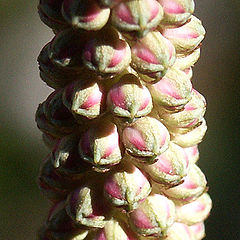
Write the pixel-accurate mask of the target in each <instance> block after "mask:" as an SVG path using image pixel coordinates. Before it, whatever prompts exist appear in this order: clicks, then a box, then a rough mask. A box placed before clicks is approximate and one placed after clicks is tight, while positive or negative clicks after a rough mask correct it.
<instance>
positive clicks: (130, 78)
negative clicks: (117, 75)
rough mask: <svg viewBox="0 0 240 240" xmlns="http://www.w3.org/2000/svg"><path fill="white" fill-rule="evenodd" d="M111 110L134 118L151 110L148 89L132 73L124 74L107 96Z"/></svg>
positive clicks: (121, 115)
mask: <svg viewBox="0 0 240 240" xmlns="http://www.w3.org/2000/svg"><path fill="white" fill-rule="evenodd" d="M107 104H108V107H109V108H110V110H111V112H112V113H113V114H114V115H117V116H119V117H127V118H130V119H134V118H137V117H142V116H145V115H147V114H148V113H150V112H151V110H152V98H151V94H150V93H149V91H148V89H147V88H146V87H145V86H143V85H141V84H140V82H139V81H138V79H137V77H135V76H134V75H133V74H127V75H124V76H123V77H122V78H121V80H120V81H119V82H118V83H117V84H115V85H114V86H113V87H112V88H111V89H110V91H109V92H108V96H107Z"/></svg>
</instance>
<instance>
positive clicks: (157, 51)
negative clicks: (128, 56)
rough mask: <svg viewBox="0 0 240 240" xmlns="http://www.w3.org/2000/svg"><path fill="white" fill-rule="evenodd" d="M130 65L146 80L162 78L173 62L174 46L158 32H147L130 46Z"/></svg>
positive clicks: (154, 80) (152, 80)
mask: <svg viewBox="0 0 240 240" xmlns="http://www.w3.org/2000/svg"><path fill="white" fill-rule="evenodd" d="M131 49H132V62H131V65H132V67H133V68H134V69H135V70H136V71H137V72H139V73H141V74H145V75H147V77H143V80H144V81H146V82H150V83H153V82H156V81H158V80H159V79H160V78H162V77H163V76H164V75H165V74H166V72H167V70H168V68H169V67H171V66H172V65H173V63H174V62H175V48H174V46H173V45H172V43H171V42H170V41H168V40H167V39H166V38H164V37H163V36H162V35H161V33H160V32H158V31H154V32H150V33H148V34H147V35H146V36H145V37H144V38H142V39H139V40H138V41H136V43H135V44H134V45H133V46H132V48H131Z"/></svg>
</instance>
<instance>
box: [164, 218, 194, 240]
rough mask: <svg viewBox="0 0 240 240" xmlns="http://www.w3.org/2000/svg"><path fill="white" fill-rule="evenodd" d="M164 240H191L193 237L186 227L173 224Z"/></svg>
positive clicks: (181, 224)
mask: <svg viewBox="0 0 240 240" xmlns="http://www.w3.org/2000/svg"><path fill="white" fill-rule="evenodd" d="M164 240H193V235H192V232H191V230H190V228H189V226H188V225H185V224H183V223H179V222H175V223H174V224H173V225H172V226H171V227H170V228H169V230H168V232H167V237H166V238H164Z"/></svg>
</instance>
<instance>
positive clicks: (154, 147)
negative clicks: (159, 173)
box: [123, 117, 170, 162]
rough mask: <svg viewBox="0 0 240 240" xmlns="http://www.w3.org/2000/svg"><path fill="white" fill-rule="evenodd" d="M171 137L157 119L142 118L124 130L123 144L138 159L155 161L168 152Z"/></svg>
mask: <svg viewBox="0 0 240 240" xmlns="http://www.w3.org/2000/svg"><path fill="white" fill-rule="evenodd" d="M169 141H170V136H169V133H168V130H167V128H166V127H165V126H164V125H163V124H162V123H161V122H160V121H158V120H157V119H155V118H152V117H142V118H140V119H138V120H137V121H135V122H134V123H132V124H131V125H129V127H126V128H125V129H124V130H123V144H124V146H125V148H126V150H127V152H128V153H129V154H130V155H132V156H136V157H145V160H144V159H142V160H143V161H146V162H152V161H156V160H154V159H155V158H156V157H157V156H158V155H160V154H161V153H163V152H164V151H166V150H167V148H168V144H169Z"/></svg>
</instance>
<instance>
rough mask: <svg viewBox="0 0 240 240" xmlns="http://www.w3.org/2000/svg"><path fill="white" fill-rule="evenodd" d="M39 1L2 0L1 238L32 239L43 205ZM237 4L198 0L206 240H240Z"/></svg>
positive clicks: (197, 82)
mask: <svg viewBox="0 0 240 240" xmlns="http://www.w3.org/2000/svg"><path fill="white" fill-rule="evenodd" d="M36 6H37V0H35V1H26V0H0V119H1V121H0V239H1V240H13V239H18V240H33V239H36V237H35V232H36V230H37V228H38V227H39V226H40V224H41V223H42V222H43V221H44V219H45V217H46V214H47V209H48V203H47V201H46V199H44V198H43V197H42V195H41V194H40V192H39V190H38V187H37V185H36V179H37V174H38V169H39V165H40V162H41V160H42V159H43V158H44V157H45V156H46V154H47V153H48V151H47V149H46V148H45V147H44V145H43V143H42V141H41V134H40V131H39V130H38V129H37V127H36V125H35V122H34V114H35V111H36V108H37V106H38V104H39V103H40V102H42V101H43V100H45V98H46V97H47V96H48V94H49V93H50V92H51V89H50V88H48V87H47V86H46V85H45V84H44V83H43V82H42V81H41V80H40V78H39V74H38V66H37V62H36V59H37V56H38V54H39V52H40V50H41V48H42V47H43V46H44V45H45V43H47V42H48V41H49V40H50V39H51V38H52V36H53V34H52V32H51V30H49V29H48V28H47V27H46V26H45V25H43V24H42V23H41V22H40V20H39V18H38V15H37V9H36ZM239 10H240V3H239V1H238V0H221V1H216V0H212V1H209V0H196V11H195V15H196V16H197V17H199V18H200V19H201V20H202V21H203V24H204V26H205V28H206V30H207V35H206V39H205V40H204V42H203V47H202V54H201V58H200V60H199V62H198V63H197V65H196V66H195V67H194V78H193V79H194V80H193V81H194V86H195V88H196V89H197V90H199V91H200V92H201V93H202V94H203V95H204V96H205V97H206V99H207V102H208V108H207V114H206V119H207V123H208V132H207V135H206V136H205V139H204V141H203V143H201V145H200V156H201V157H200V161H199V164H200V167H201V168H202V170H203V172H204V173H205V174H206V176H207V178H208V182H209V183H208V185H209V192H210V195H211V197H212V199H213V203H214V207H213V210H212V213H211V216H210V218H209V219H208V220H207V222H206V232H207V237H206V238H205V239H207V240H216V239H221V240H239V239H240V230H239V224H240V201H239V199H240V180H239V179H240V178H239V176H240V164H239V162H240V157H239V152H238V151H239V150H240V145H239V137H240V131H239V127H240V121H239V120H240V117H239V114H240V104H239V102H240V101H239V100H240V94H239V92H240V84H239V81H240V78H239V71H240V54H239V53H240V48H239V46H240V44H239V42H240V36H239V30H240V29H239V26H240V25H239V23H240V22H239V14H240V11H239Z"/></svg>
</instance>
